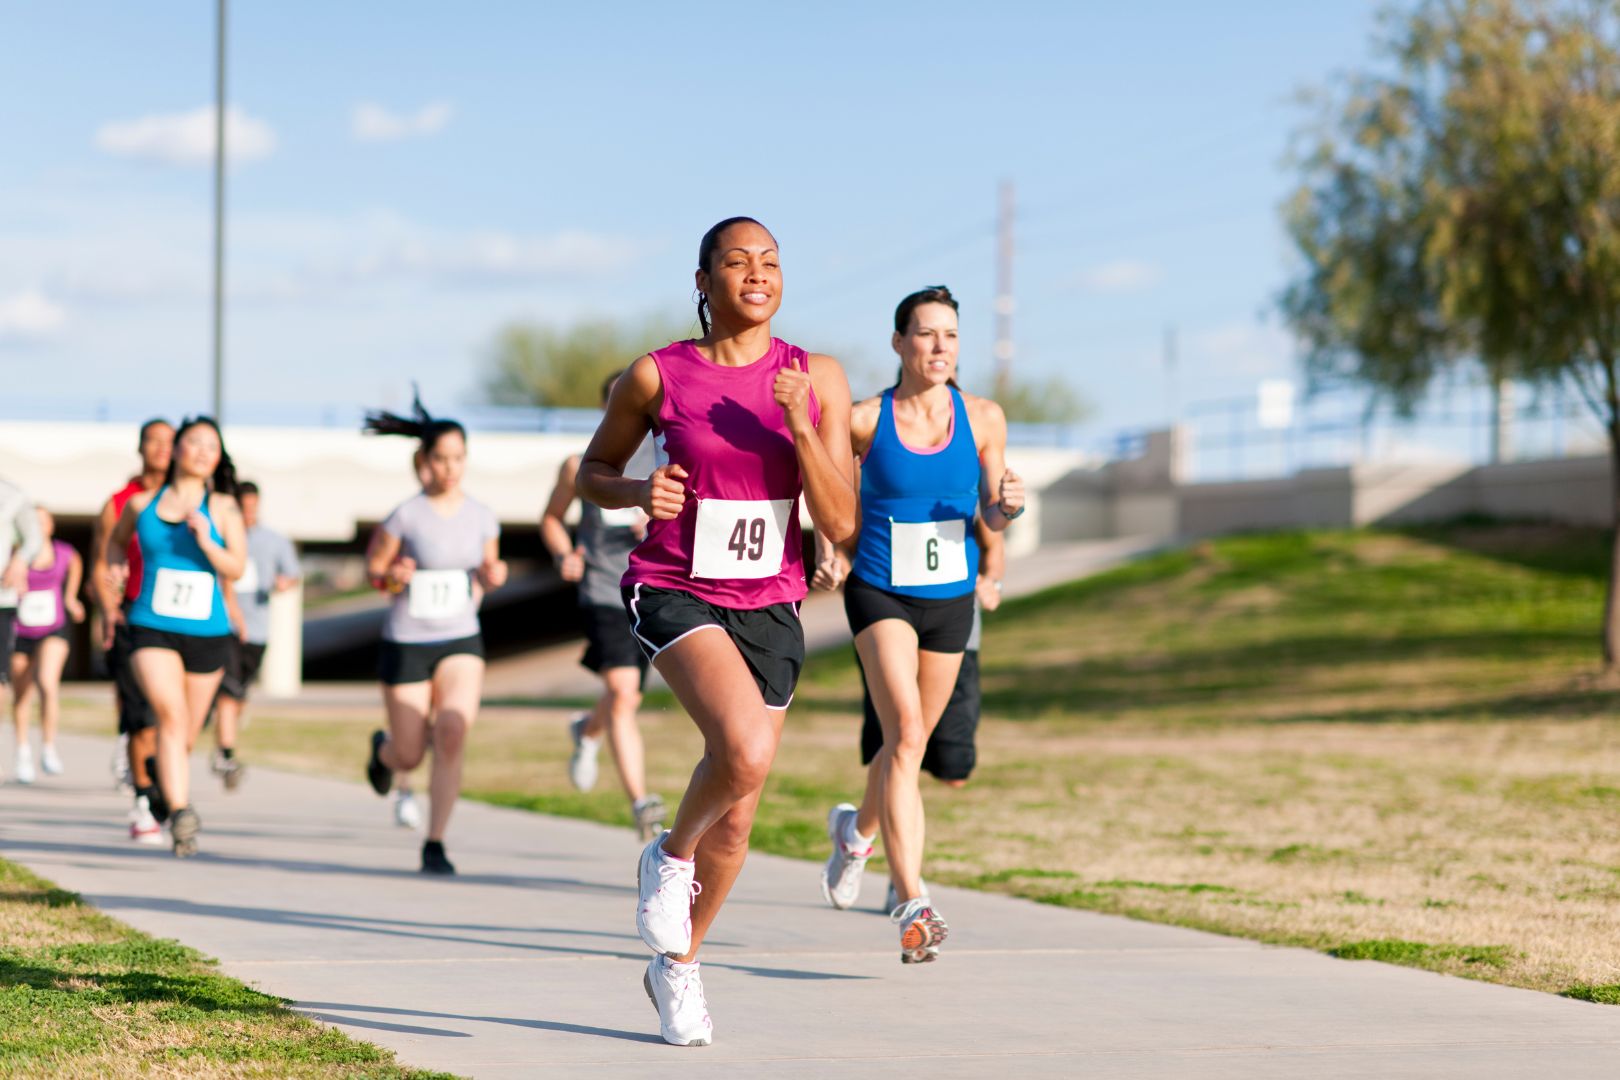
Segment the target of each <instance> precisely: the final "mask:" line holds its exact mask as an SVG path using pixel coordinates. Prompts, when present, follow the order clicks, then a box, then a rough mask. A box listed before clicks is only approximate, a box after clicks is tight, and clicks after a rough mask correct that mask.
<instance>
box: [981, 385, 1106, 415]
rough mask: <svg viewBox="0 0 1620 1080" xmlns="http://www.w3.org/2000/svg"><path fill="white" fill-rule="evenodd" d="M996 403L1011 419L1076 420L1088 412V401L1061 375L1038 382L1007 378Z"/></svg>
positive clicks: (1089, 407) (1089, 405) (1088, 413)
mask: <svg viewBox="0 0 1620 1080" xmlns="http://www.w3.org/2000/svg"><path fill="white" fill-rule="evenodd" d="M996 403H997V404H999V405H1000V406H1001V408H1002V410H1003V411H1004V412H1006V414H1007V419H1008V421H1010V422H1011V423H1015V424H1017V423H1025V424H1077V423H1079V422H1080V421H1082V420H1084V419H1086V417H1088V416H1090V415H1091V404H1090V403H1089V402H1087V401H1086V400H1085V399H1084V398H1082V397H1081V396H1080V395H1079V394H1077V393H1076V392H1075V391H1074V388H1073V387H1071V386H1070V385H1069V384H1068V383H1067V382H1065V381H1064V380H1062V379H1060V378H1056V377H1053V378H1050V379H1044V380H1042V381H1040V382H1025V381H1023V380H1020V379H1009V380H1007V382H1006V384H1005V385H1004V386H1003V387H1002V388H1001V389H1000V390H998V391H997V392H996Z"/></svg>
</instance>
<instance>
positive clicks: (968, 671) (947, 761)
mask: <svg viewBox="0 0 1620 1080" xmlns="http://www.w3.org/2000/svg"><path fill="white" fill-rule="evenodd" d="M855 666H856V667H860V657H858V656H857V657H856V658H855ZM861 690H862V691H863V693H864V695H865V698H866V701H865V706H866V720H865V721H864V722H863V723H862V724H861V764H862V765H870V764H871V763H872V759H873V758H874V757H876V756H877V752H878V751H879V750H880V749H882V747H883V725H882V724H881V723H879V722H878V714H877V706H875V705H873V704H872V691H871V690H869V689H868V688H867V686H866V671H865V670H864V669H863V670H862V671H861ZM980 700H981V699H980V696H979V650H977V649H969V650H967V651H966V652H964V653H963V654H962V670H961V671H960V672H958V673H957V676H956V689H954V690H952V691H951V700H950V701H948V702H946V703H945V712H944V713H943V714H942V715H941V716H940V718H939V724H938V725H937V726H935V728H934V733H933V734H932V735H930V736H928V746H927V747H926V748H925V749H924V750H923V759H922V767H923V771H924V772H927V773H930V774H932V775H934V776H936V777H938V778H939V779H941V780H966V779H967V778H968V777H969V776H972V775H973V766H974V765H976V764H978V761H979V749H978V744H977V743H976V742H975V737H976V736H977V735H978V733H979V703H980Z"/></svg>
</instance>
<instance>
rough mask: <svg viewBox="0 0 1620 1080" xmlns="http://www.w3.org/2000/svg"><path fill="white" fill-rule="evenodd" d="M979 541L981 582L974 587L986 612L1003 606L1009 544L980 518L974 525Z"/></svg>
mask: <svg viewBox="0 0 1620 1080" xmlns="http://www.w3.org/2000/svg"><path fill="white" fill-rule="evenodd" d="M973 532H974V534H975V535H976V536H977V537H978V540H979V580H978V581H977V582H976V583H975V585H974V592H976V593H978V596H979V604H980V606H981V607H983V608H984V610H986V611H994V610H996V608H998V607H1000V606H1001V579H1002V578H1003V577H1005V576H1006V573H1007V542H1006V540H1005V539H1003V537H1002V535H1001V534H1000V533H998V532H994V531H992V530H991V529H990V527H989V526H988V525H986V524H985V523H984V519H983V518H979V519H978V520H976V521H975V522H974V523H973Z"/></svg>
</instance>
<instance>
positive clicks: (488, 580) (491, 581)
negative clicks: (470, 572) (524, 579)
mask: <svg viewBox="0 0 1620 1080" xmlns="http://www.w3.org/2000/svg"><path fill="white" fill-rule="evenodd" d="M474 573H475V574H476V575H477V577H478V584H480V585H482V586H483V587H484V590H485V591H486V592H493V591H494V590H496V589H498V588H500V587H501V586H502V585H505V584H506V575H507V566H506V560H505V559H491V560H489V561H487V562H485V563H483V564H482V565H481V566H479V567H478V569H477V570H476V571H474Z"/></svg>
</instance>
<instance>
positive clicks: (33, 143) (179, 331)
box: [0, 0, 1377, 433]
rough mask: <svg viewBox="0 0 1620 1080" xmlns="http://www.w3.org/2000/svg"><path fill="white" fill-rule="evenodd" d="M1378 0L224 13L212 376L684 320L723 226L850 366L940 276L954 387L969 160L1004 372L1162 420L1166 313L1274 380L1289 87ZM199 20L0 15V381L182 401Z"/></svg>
mask: <svg viewBox="0 0 1620 1080" xmlns="http://www.w3.org/2000/svg"><path fill="white" fill-rule="evenodd" d="M1376 7H1377V5H1376V4H1375V3H1373V2H1371V0H1365V2H1364V0H1324V2H1320V3H1299V2H1297V0H1243V2H1240V3H1236V4H1226V5H1215V4H1207V3H1198V2H1191V0H1162V2H1157V3H1143V4H1130V5H1122V4H1117V3H1101V2H1092V0H1087V2H1084V3H1074V4H1024V3H1017V2H1005V3H999V4H984V3H975V4H957V3H949V2H936V3H930V4H887V5H867V4H842V3H831V4H820V5H814V6H812V5H802V6H798V5H795V6H791V7H790V6H786V5H770V6H758V7H754V8H749V7H739V6H736V5H711V4H703V3H692V4H681V5H670V4H637V3H630V4H619V5H576V6H571V7H567V8H563V7H561V6H558V5H551V4H530V3H484V4H477V5H471V4H469V5H445V4H442V3H432V4H430V3H406V2H391V3H388V4H381V3H372V4H360V3H354V4H331V3H309V2H287V3H277V4H268V3H254V4H248V3H238V4H236V5H235V6H234V8H235V9H234V10H233V12H232V25H231V99H232V102H233V103H234V104H235V106H237V107H238V108H239V109H240V110H241V116H240V117H239V118H237V119H236V120H233V125H234V124H235V123H237V122H238V121H239V122H240V124H241V127H240V131H239V136H238V137H237V139H236V141H237V143H238V145H239V146H241V147H242V148H243V150H244V156H243V159H242V160H238V161H237V162H236V163H235V164H234V165H233V167H232V172H231V191H230V215H231V217H230V225H229V236H230V263H229V266H230V269H229V275H230V283H231V292H230V314H229V321H228V339H227V344H228V355H229V364H230V373H229V376H228V380H227V388H228V389H227V392H228V397H229V402H230V404H231V406H232V407H234V409H235V411H236V414H237V415H242V416H246V415H249V414H251V413H252V412H253V411H254V409H255V408H262V407H270V406H274V405H275V404H277V403H285V402H299V403H310V402H321V403H331V404H333V405H335V406H340V407H343V406H353V405H356V404H364V403H371V402H378V403H387V402H396V403H397V402H398V401H399V399H400V397H401V395H402V394H403V393H404V392H405V388H406V387H407V385H408V383H409V381H410V380H411V379H417V380H419V381H420V382H421V384H422V386H423V391H424V394H425V395H426V396H427V398H428V400H429V403H430V405H433V404H434V403H436V402H439V403H449V402H456V401H462V400H466V399H468V398H469V396H471V395H472V394H473V393H474V391H475V388H476V386H477V384H478V381H479V377H480V373H481V370H482V364H483V355H484V351H485V349H486V347H487V345H488V342H489V341H490V339H491V338H492V337H493V335H494V333H495V331H496V330H497V329H498V328H499V327H500V326H501V325H502V324H503V323H505V322H507V321H509V320H515V319H523V320H536V321H543V322H553V323H558V324H566V323H568V322H571V321H573V320H577V319H580V318H586V317H594V316H610V317H620V318H624V319H627V320H640V319H642V318H644V317H646V316H649V315H653V314H660V313H662V314H667V315H669V316H671V317H678V318H687V317H688V316H689V312H690V306H689V297H690V293H691V268H692V264H693V262H694V259H695V250H696V245H697V240H698V238H699V236H700V235H701V234H702V232H703V230H704V229H705V228H707V227H708V225H709V224H711V223H712V222H713V221H715V220H717V219H718V218H721V217H724V216H728V215H730V214H734V213H747V214H752V215H754V216H757V217H759V218H760V219H761V220H763V221H765V222H766V223H767V224H768V225H769V226H770V227H771V228H772V229H773V231H774V232H775V233H776V235H777V237H778V239H779V240H780V242H781V244H782V251H783V271H784V274H785V277H786V292H785V301H784V306H783V312H782V315H781V316H780V317H779V320H778V323H777V330H778V333H779V334H780V335H781V336H784V337H787V338H789V339H790V340H793V341H796V342H798V343H800V344H803V345H805V346H807V347H810V348H813V349H817V350H821V351H828V352H833V353H835V354H837V355H840V356H843V357H845V358H846V359H847V361H848V362H849V364H850V366H851V368H852V371H853V373H854V376H855V378H854V381H855V383H856V389H857V390H858V391H862V390H865V391H869V390H871V389H872V388H873V386H874V381H875V379H877V378H878V377H879V376H880V375H881V373H883V372H885V371H886V370H888V369H889V366H890V354H889V352H888V336H889V320H890V319H891V317H892V315H891V313H892V311H893V308H894V304H895V302H896V301H897V300H898V299H899V297H900V296H902V295H903V294H904V293H906V292H908V291H910V290H911V289H913V288H916V287H918V286H921V285H924V284H933V283H936V282H945V283H948V284H949V285H950V286H951V287H952V289H953V290H955V291H956V293H957V295H958V296H959V297H960V298H961V300H962V303H963V311H962V325H963V374H964V377H965V379H966V381H967V383H968V385H969V386H970V387H975V386H976V387H983V386H985V385H987V377H988V373H989V369H990V360H989V354H990V342H991V321H992V320H991V317H990V297H991V292H992V267H993V258H992V256H993V231H992V219H993V216H994V210H995V197H996V186H997V183H998V181H1000V180H1001V179H1002V178H1009V179H1011V180H1013V181H1014V182H1015V183H1016V185H1017V191H1018V201H1019V222H1018V231H1017V243H1018V254H1017V263H1016V271H1015V292H1016V295H1017V297H1018V305H1019V307H1018V313H1017V316H1016V324H1015V330H1016V339H1017V345H1018V350H1019V355H1018V369H1019V373H1020V374H1023V375H1028V376H1031V377H1040V378H1044V377H1047V376H1050V375H1060V376H1061V377H1063V378H1066V379H1067V380H1068V381H1069V382H1070V383H1071V384H1072V385H1073V386H1074V387H1075V389H1076V390H1078V391H1079V392H1080V393H1081V394H1083V395H1084V396H1085V397H1086V398H1088V399H1090V400H1091V401H1092V402H1093V403H1094V404H1095V406H1096V409H1097V413H1096V416H1095V419H1094V421H1093V422H1092V424H1091V427H1092V428H1093V430H1095V431H1097V432H1099V433H1103V432H1108V431H1112V430H1114V429H1118V428H1123V427H1129V426H1135V425H1141V424H1155V423H1158V422H1161V421H1162V420H1163V419H1164V418H1165V416H1166V414H1167V410H1168V399H1169V395H1168V390H1167V386H1166V382H1165V378H1164V375H1163V371H1162V369H1161V366H1160V363H1159V356H1160V350H1161V342H1162V340H1163V335H1164V327H1165V326H1166V324H1168V323H1174V324H1176V326H1177V327H1178V328H1179V343H1180V348H1179V353H1180V364H1179V377H1178V385H1177V387H1176V394H1177V396H1178V397H1179V398H1180V400H1181V401H1182V402H1184V403H1185V402H1196V401H1201V400H1206V399H1211V398H1220V397H1227V396H1233V395H1241V394H1250V393H1252V392H1253V390H1254V387H1255V385H1256V383H1257V382H1258V381H1259V380H1260V379H1262V378H1274V377H1279V376H1282V377H1286V376H1287V375H1288V373H1289V371H1290V370H1291V366H1292V349H1291V346H1290V343H1289V341H1288V339H1287V337H1286V335H1285V334H1283V333H1282V331H1281V330H1280V329H1279V328H1278V327H1277V325H1276V320H1275V318H1274V317H1272V316H1271V315H1270V310H1271V308H1272V306H1273V305H1272V301H1273V298H1274V296H1275V294H1276V292H1277V290H1278V289H1279V288H1280V287H1281V285H1282V283H1283V282H1284V280H1285V278H1286V275H1287V272H1288V268H1289V258H1290V256H1289V251H1288V247H1287V244H1286V242H1285V239H1284V237H1283V235H1282V232H1281V229H1280V227H1279V224H1278V217H1277V206H1278V204H1279V202H1280V200H1281V199H1282V197H1283V195H1284V193H1285V192H1286V191H1287V190H1288V188H1289V187H1290V183H1291V181H1290V178H1289V176H1288V174H1287V172H1286V171H1285V169H1284V167H1283V164H1282V159H1283V156H1284V153H1285V150H1286V146H1287V136H1288V133H1289V131H1290V130H1291V129H1292V128H1293V127H1294V126H1295V125H1296V124H1297V122H1298V121H1299V119H1300V118H1301V117H1300V113H1299V111H1298V109H1297V108H1296V107H1295V106H1294V105H1292V104H1291V98H1292V95H1293V93H1294V91H1295V90H1297V89H1298V88H1299V87H1301V86H1302V85H1305V84H1310V83H1319V82H1321V81H1322V80H1323V79H1325V78H1326V77H1327V76H1328V75H1329V74H1330V73H1331V72H1332V71H1334V70H1337V69H1342V68H1344V67H1347V66H1351V65H1355V64H1359V63H1362V62H1364V61H1365V59H1366V57H1367V53H1368V40H1369V35H1370V33H1371V32H1372V30H1373V16H1374V13H1375V11H1376ZM212 12H213V4H212V3H209V2H199V0H187V2H178V0H175V2H166V3H162V4H142V5H134V4H125V3H88V2H87V3H77V4H72V5H61V4H51V5H37V4H22V3H9V4H6V3H0V21H3V25H4V33H3V35H0V139H3V145H4V146H5V147H6V151H5V153H4V154H0V368H3V369H4V370H5V372H6V373H7V374H6V377H7V382H8V384H10V385H12V386H15V385H16V384H15V383H12V382H11V379H12V376H13V374H14V373H20V372H26V373H27V379H26V386H27V388H28V391H27V392H28V396H29V398H30V400H35V401H38V402H41V403H43V404H45V405H49V406H51V407H52V408H53V411H60V410H68V409H73V408H80V407H88V404H89V403H90V402H92V401H99V400H103V399H107V400H112V401H115V402H123V403H128V402H139V403H140V404H141V405H142V406H143V407H144V406H145V405H146V404H147V403H151V405H152V407H154V408H163V409H165V410H166V411H179V410H181V409H182V408H187V407H196V406H198V405H200V404H203V403H204V402H206V400H207V396H208V374H207V372H208V364H209V360H208V345H209V323H208V303H209V301H208V287H209V277H208V274H209V263H208V259H209V250H210V249H209V243H210V241H209V236H210V233H209V227H210V213H211V211H210V201H209V200H210V172H209V168H208V166H207V164H206V160H207V153H208V149H209V143H208V136H207V130H208V129H207V123H206V116H203V115H202V114H200V113H199V112H198V110H201V109H204V108H205V107H206V106H208V105H210V104H211V101H212V86H213V81H212V80H213V67H212V35H213V15H212ZM188 117H189V118H190V119H189V123H188V122H187V118H188ZM235 130H238V129H236V128H235V127H234V126H233V131H235ZM171 403H172V404H171Z"/></svg>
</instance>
